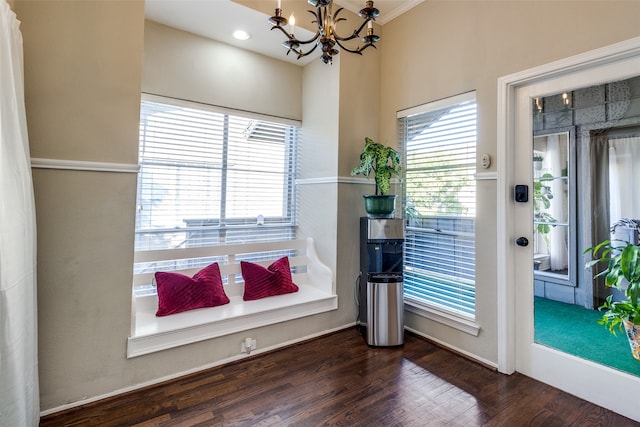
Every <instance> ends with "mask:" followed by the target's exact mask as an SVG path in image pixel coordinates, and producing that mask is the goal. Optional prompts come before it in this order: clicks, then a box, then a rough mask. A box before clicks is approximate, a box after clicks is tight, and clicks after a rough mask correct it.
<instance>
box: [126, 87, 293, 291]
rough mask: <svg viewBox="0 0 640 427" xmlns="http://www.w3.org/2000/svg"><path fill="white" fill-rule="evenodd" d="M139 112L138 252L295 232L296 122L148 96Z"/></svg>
mask: <svg viewBox="0 0 640 427" xmlns="http://www.w3.org/2000/svg"><path fill="white" fill-rule="evenodd" d="M140 117H141V118H140V153H139V163H140V173H139V175H138V194H137V200H138V202H137V212H136V226H135V250H136V251H143V250H156V249H176V248H186V247H205V246H217V245H224V244H234V243H247V242H265V241H275V240H287V239H293V238H295V225H296V221H295V209H294V207H295V192H294V177H295V151H294V150H295V145H296V144H295V142H296V138H297V127H296V126H293V125H292V124H282V123H275V122H273V121H266V120H263V119H262V118H247V117H242V116H239V115H232V114H229V113H228V112H227V111H224V110H220V109H215V108H213V107H209V106H207V105H202V104H196V103H186V102H176V101H173V100H168V99H165V98H158V97H151V96H146V95H145V96H144V97H143V101H142V104H141V115H140ZM283 255H284V254H283ZM213 261H215V260H213V259H201V260H198V261H195V260H192V261H190V262H191V263H192V264H191V266H192V267H199V266H204V265H207V264H208V263H210V262H213ZM172 265H173V264H172V261H167V262H166V263H165V264H163V265H159V264H153V265H136V266H135V270H136V273H139V272H144V271H155V270H158V269H160V268H166V269H171V268H172ZM181 268H184V266H181ZM138 291H141V290H140V289H137V290H136V292H137V293H138Z"/></svg>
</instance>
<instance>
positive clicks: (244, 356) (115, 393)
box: [40, 322, 356, 417]
mask: <svg viewBox="0 0 640 427" xmlns="http://www.w3.org/2000/svg"><path fill="white" fill-rule="evenodd" d="M355 325H356V323H355V322H353V323H348V324H346V325H342V326H339V327H337V328H333V329H327V330H325V331H322V332H319V333H316V334H311V335H306V336H304V337H300V338H296V339H294V340H291V341H285V342H283V343H280V344H276V345H273V346H270V347H264V348H261V349H259V350H255V351H252V352H251V354H240V355H236V356H232V357H228V358H226V359H221V360H218V361H216V362H213V363H210V364H207V365H203V366H200V367H197V368H193V369H189V370H187V371H182V372H178V373H175V374H172V375H167V376H164V377H160V378H156V379H154V380H151V381H146V382H144V383H140V384H136V385H133V386H130V387H125V388H121V389H118V390H114V391H112V392H109V393H105V394H101V395H98V396H93V397H90V398H87V399H83V400H79V401H76V402H73V403H68V404H65V405H60V406H57V407H55V408H51V409H47V410H44V411H41V412H40V417H45V416H47V415H51V414H55V413H57V412H62V411H66V410H69V409H74V408H77V407H79V406H83V405H87V404H90V403H93V402H97V401H99V400H104V399H109V398H111V397H116V396H118V395H121V394H125V393H129V392H132V391H138V390H140V389H144V388H147V387H153V386H156V385H158V384H162V383H165V382H168V381H172V380H175V379H178V378H182V377H184V376H187V375H191V374H196V373H198V372H202V371H206V370H207V369H212V368H216V367H219V366H222V365H227V364H230V363H233V362H238V361H240V360H245V359H248V358H253V357H256V356H259V355H263V354H265V353H270V352H273V351H277V350H282V349H284V348H286V347H290V346H293V345H297V344H300V343H302V342H304V341H309V340H313V339H316V338H320V337H322V336H325V335H330V334H333V333H336V332H339V331H342V330H344V329H348V328H352V327H354V326H355Z"/></svg>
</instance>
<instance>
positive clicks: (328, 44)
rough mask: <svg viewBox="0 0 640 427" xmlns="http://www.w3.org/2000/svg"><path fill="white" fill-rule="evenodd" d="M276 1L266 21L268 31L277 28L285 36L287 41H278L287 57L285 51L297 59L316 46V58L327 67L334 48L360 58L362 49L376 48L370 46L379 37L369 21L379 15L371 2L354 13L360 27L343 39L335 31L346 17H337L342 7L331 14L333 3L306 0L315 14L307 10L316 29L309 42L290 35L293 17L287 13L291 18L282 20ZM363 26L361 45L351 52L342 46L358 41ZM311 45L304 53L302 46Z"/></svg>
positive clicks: (336, 51) (293, 23)
mask: <svg viewBox="0 0 640 427" xmlns="http://www.w3.org/2000/svg"><path fill="white" fill-rule="evenodd" d="M277 1H278V3H277V6H276V10H275V15H273V16H272V17H271V18H269V22H270V23H271V24H273V27H271V30H274V29H278V30H280V31H282V33H283V34H284V35H285V36H286V37H287V40H285V41H284V42H282V45H283V46H284V47H285V48H287V55H288V54H289V52H293V53H295V54H296V55H298V58H297V59H300V58H302V57H305V56H307V55H309V54H311V53H313V51H315V50H316V49H317V48H318V46H320V49H321V50H322V55H321V56H320V59H321V60H322V62H324V63H325V64H331V63H333V56H334V55H337V54H338V53H340V51H339V50H338V47H340V48H341V49H343V50H345V51H347V52H351V53H357V54H358V55H362V51H363V50H365V49H366V48H368V47H370V46H373V47H374V48H375V47H376V46H375V45H374V43H376V42H378V41H379V40H380V36H377V35H375V34H374V33H373V21H375V19H376V17H377V16H378V15H379V14H380V11H379V10H378V9H376V8H375V7H373V1H371V0H369V1H366V2H365V7H364V8H363V9H361V10H360V12H359V13H358V14H359V15H360V17H361V18H362V20H363V21H362V24H361V25H360V27H358V28H356V29H355V30H353V33H352V34H351V35H349V36H346V37H342V36H340V35H339V34H338V33H337V31H336V28H337V24H338V23H339V22H340V21H346V18H339V17H338V15H339V14H340V12H341V11H342V9H344V8H342V7H341V8H339V9H338V10H336V12H335V13H333V0H308V2H309V4H310V5H312V6H314V7H315V8H316V11H315V12H314V11H312V10H309V11H308V12H309V13H310V14H312V15H313V17H314V18H315V19H314V20H313V21H311V22H312V23H314V24H316V25H317V26H318V29H317V30H316V34H315V35H314V36H313V37H312V38H310V39H309V40H298V38H296V36H295V33H294V30H295V18H294V16H293V14H291V17H290V18H289V19H288V20H287V18H285V17H283V16H282V9H281V0H277ZM287 25H288V31H287V28H285V27H287ZM365 27H367V33H366V35H365V36H363V37H362V38H361V41H362V43H364V45H363V46H357V47H355V48H354V49H351V48H348V47H346V46H345V45H344V42H348V41H350V40H353V39H356V38H359V37H360V32H362V30H363V29H364V28H365ZM312 43H314V45H313V47H311V46H309V49H308V50H306V51H305V50H304V46H306V45H310V44H312Z"/></svg>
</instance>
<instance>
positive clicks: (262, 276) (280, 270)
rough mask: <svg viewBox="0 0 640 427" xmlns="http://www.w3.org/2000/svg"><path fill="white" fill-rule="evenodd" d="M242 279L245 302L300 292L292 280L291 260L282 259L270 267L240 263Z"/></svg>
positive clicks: (245, 262)
mask: <svg viewBox="0 0 640 427" xmlns="http://www.w3.org/2000/svg"><path fill="white" fill-rule="evenodd" d="M240 268H241V269H242V278H243V279H244V295H243V297H242V299H244V300H245V301H251V300H256V299H260V298H265V297H270V296H274V295H282V294H289V293H292V292H298V286H297V285H296V284H295V283H293V281H292V280H291V268H290V267H289V258H287V257H282V258H280V259H279V260H276V261H274V262H273V264H271V265H270V266H269V267H267V268H264V267H263V266H261V265H259V264H254V263H252V262H247V261H240Z"/></svg>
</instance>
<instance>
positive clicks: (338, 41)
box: [336, 39, 370, 55]
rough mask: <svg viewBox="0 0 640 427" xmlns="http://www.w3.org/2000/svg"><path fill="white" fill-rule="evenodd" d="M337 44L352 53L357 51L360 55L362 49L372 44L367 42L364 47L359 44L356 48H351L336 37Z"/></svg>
mask: <svg viewBox="0 0 640 427" xmlns="http://www.w3.org/2000/svg"><path fill="white" fill-rule="evenodd" d="M336 44H337V45H338V46H340V48H342V49H343V50H346V51H347V52H350V53H357V54H358V55H362V51H363V50H365V49H366V48H367V47H369V46H370V44H366V45H365V46H364V47H360V46H358V47H357V48H356V49H349V48H348V47H346V46H345V45H343V44H342V43H340V40H338V39H336Z"/></svg>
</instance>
